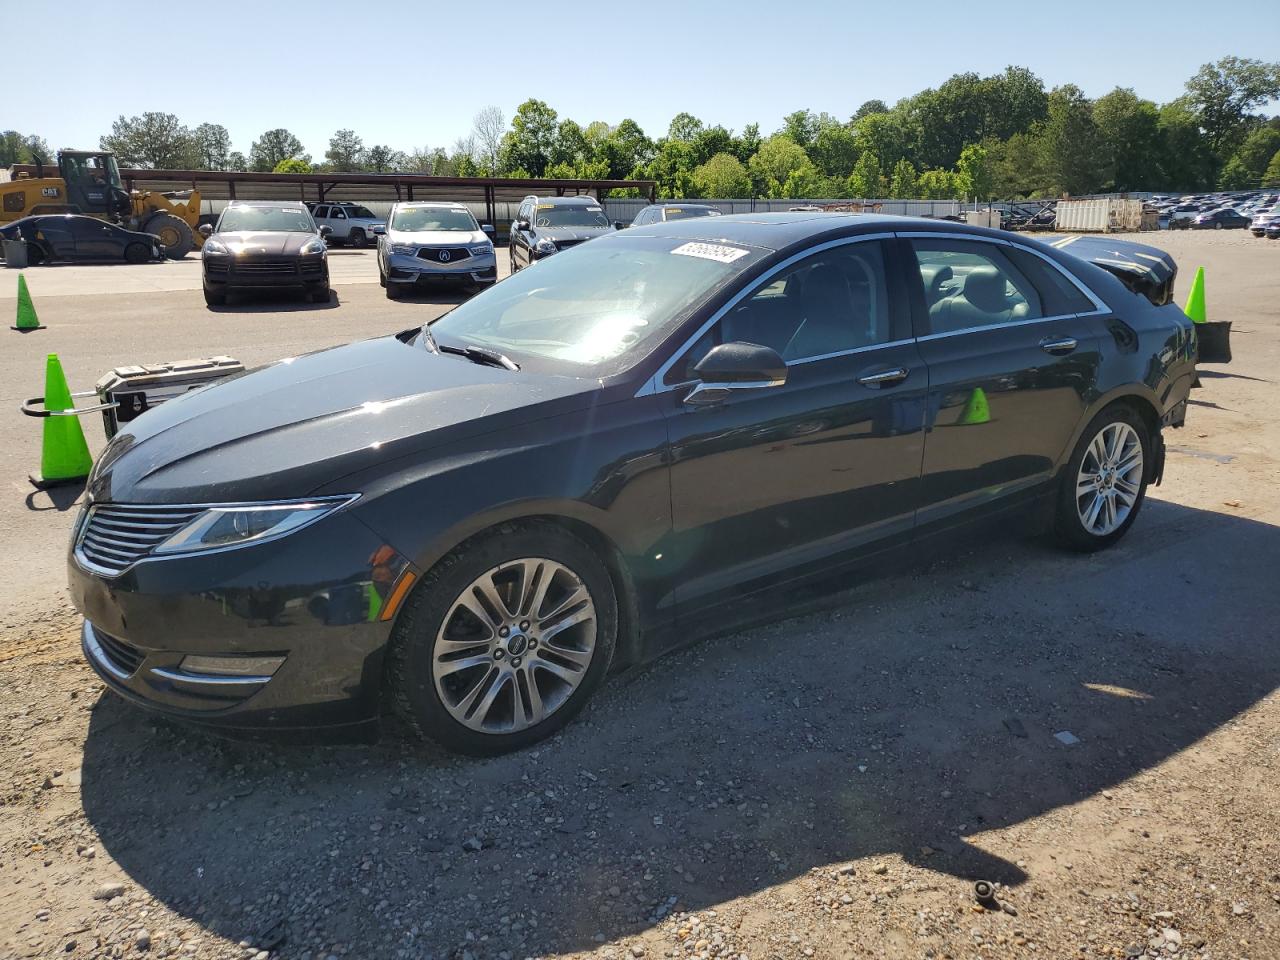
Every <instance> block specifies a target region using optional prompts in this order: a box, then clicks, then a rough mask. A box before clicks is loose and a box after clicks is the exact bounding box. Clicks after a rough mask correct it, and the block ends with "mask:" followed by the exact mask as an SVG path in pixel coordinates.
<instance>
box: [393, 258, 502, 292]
mask: <svg viewBox="0 0 1280 960" xmlns="http://www.w3.org/2000/svg"><path fill="white" fill-rule="evenodd" d="M385 273H386V277H387V282H388V283H397V284H405V285H409V284H420V285H423V286H426V285H429V284H434V283H448V282H453V283H493V282H494V281H496V280H497V279H498V258H497V257H496V256H495V255H494V254H492V253H487V254H483V255H481V256H478V257H474V256H472V257H467V258H465V259H463V260H459V261H457V262H454V263H437V262H435V261H433V260H423V259H421V258H419V257H415V256H411V255H409V254H401V253H394V254H389V255H388V256H387V258H386V268H385Z"/></svg>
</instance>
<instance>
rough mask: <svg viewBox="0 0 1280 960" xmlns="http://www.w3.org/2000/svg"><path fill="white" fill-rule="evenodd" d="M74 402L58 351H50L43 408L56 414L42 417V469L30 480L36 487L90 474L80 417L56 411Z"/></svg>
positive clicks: (89, 458) (47, 485)
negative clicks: (60, 414)
mask: <svg viewBox="0 0 1280 960" xmlns="http://www.w3.org/2000/svg"><path fill="white" fill-rule="evenodd" d="M75 406H76V405H75V401H74V400H73V399H72V397H71V389H70V388H69V387H68V386H67V378H66V377H65V376H64V375H63V373H62V364H61V363H59V362H58V355H57V354H56V353H51V354H49V359H48V360H47V361H46V363H45V376H44V408H45V410H46V411H47V412H49V413H52V414H54V415H53V416H47V417H44V418H43V419H44V441H43V443H42V445H41V447H40V472H39V473H33V474H31V482H32V483H33V484H35V485H36V487H37V489H40V490H44V489H45V488H47V487H56V486H60V485H62V484H68V483H79V482H81V481H82V480H84V479H85V478H86V477H88V476H89V470H90V468H91V467H92V466H93V457H91V456H89V445H88V444H87V443H85V439H84V430H82V429H81V428H80V418H79V417H77V416H75V415H74V414H72V415H70V416H61V417H60V416H57V411H60V410H74V409H75Z"/></svg>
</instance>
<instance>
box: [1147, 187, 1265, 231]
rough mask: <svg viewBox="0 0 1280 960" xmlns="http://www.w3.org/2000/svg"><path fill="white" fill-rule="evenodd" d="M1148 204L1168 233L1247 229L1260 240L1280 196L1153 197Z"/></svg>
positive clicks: (1160, 195)
mask: <svg viewBox="0 0 1280 960" xmlns="http://www.w3.org/2000/svg"><path fill="white" fill-rule="evenodd" d="M1147 203H1148V206H1149V207H1151V208H1152V209H1154V210H1155V211H1156V212H1157V213H1159V215H1160V222H1161V226H1167V227H1168V228H1169V229H1170V230H1184V229H1189V230H1242V229H1250V230H1252V232H1253V235H1254V236H1256V237H1261V236H1264V235H1265V234H1266V226H1267V223H1269V222H1270V221H1271V218H1273V217H1275V216H1276V215H1277V214H1280V195H1277V194H1274V193H1266V192H1262V191H1257V192H1253V193H1237V194H1228V193H1209V194H1192V195H1186V196H1180V197H1169V196H1164V195H1162V194H1156V195H1155V196H1153V197H1152V198H1151V199H1150V200H1149V201H1147Z"/></svg>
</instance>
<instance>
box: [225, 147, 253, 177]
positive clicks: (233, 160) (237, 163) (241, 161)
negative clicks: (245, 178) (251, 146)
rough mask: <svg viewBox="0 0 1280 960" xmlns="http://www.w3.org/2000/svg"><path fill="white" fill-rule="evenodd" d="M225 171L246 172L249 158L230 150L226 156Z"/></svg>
mask: <svg viewBox="0 0 1280 960" xmlns="http://www.w3.org/2000/svg"><path fill="white" fill-rule="evenodd" d="M226 169H228V170H236V171H239V172H243V171H245V170H248V169H249V158H248V157H246V156H245V155H244V154H243V153H241V152H240V151H239V150H232V151H231V152H230V153H229V154H227V166H226Z"/></svg>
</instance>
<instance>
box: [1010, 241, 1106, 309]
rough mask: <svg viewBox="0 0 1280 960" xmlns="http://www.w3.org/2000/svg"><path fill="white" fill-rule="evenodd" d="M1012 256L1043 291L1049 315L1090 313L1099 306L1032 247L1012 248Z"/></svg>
mask: <svg viewBox="0 0 1280 960" xmlns="http://www.w3.org/2000/svg"><path fill="white" fill-rule="evenodd" d="M1008 254H1009V258H1010V259H1011V260H1012V261H1013V262H1014V263H1015V264H1016V265H1017V267H1018V269H1019V270H1021V271H1022V272H1023V274H1025V275H1026V276H1027V278H1028V279H1030V280H1031V282H1032V283H1033V284H1034V285H1035V288H1036V290H1037V291H1038V292H1039V293H1040V302H1041V304H1042V306H1043V308H1044V313H1045V316H1048V317H1062V316H1068V315H1070V314H1076V313H1090V312H1092V311H1093V310H1096V309H1097V307H1095V306H1094V303H1093V301H1092V300H1091V299H1089V297H1088V296H1087V295H1086V294H1085V293H1084V292H1083V291H1082V290H1081V289H1080V288H1079V287H1078V286H1076V285H1075V284H1074V283H1073V282H1072V281H1071V278H1070V277H1068V276H1067V275H1066V274H1064V273H1063V272H1062V271H1061V270H1060V269H1058V268H1057V267H1056V266H1054V265H1053V264H1051V263H1047V262H1045V261H1044V260H1043V259H1042V258H1040V257H1038V256H1036V255H1035V254H1034V253H1031V252H1030V251H1028V250H1020V249H1019V248H1017V247H1010V248H1009V249H1008Z"/></svg>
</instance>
